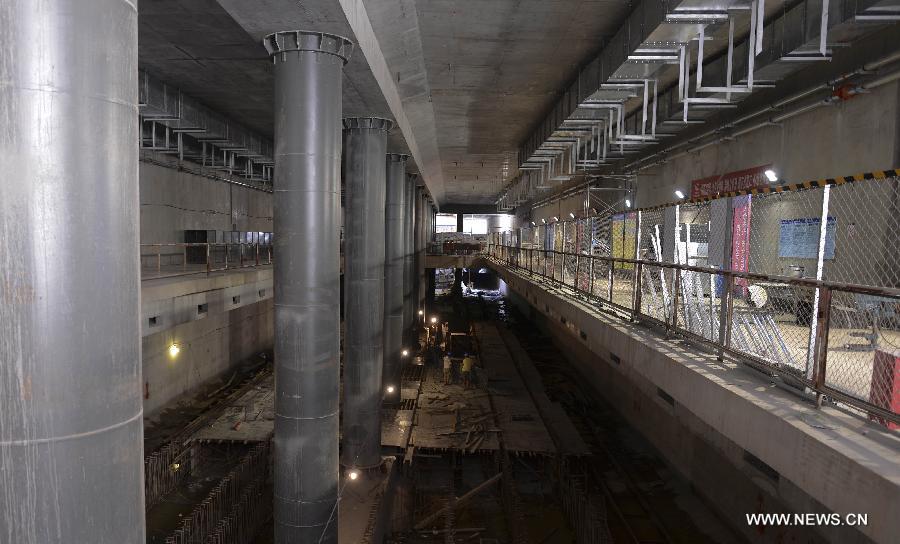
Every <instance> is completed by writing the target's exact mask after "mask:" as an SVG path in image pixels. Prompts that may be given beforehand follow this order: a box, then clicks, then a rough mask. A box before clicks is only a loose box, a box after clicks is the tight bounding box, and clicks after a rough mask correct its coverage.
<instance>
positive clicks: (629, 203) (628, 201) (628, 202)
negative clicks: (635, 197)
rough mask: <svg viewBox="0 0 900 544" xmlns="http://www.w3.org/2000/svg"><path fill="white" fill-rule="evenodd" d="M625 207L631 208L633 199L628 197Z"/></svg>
mask: <svg viewBox="0 0 900 544" xmlns="http://www.w3.org/2000/svg"><path fill="white" fill-rule="evenodd" d="M625 207H626V208H630V207H631V199H628V198H626V199H625Z"/></svg>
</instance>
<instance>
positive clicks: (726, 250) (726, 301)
mask: <svg viewBox="0 0 900 544" xmlns="http://www.w3.org/2000/svg"><path fill="white" fill-rule="evenodd" d="M724 223H725V224H724V225H723V228H724V229H725V232H724V236H723V237H722V269H723V270H732V263H731V257H732V255H731V253H732V249H733V248H732V246H733V245H734V200H733V199H732V198H731V197H728V198H726V199H725V218H724ZM723 289H724V290H725V292H723V293H722V296H721V297H719V301H720V302H719V344H720V347H719V351H718V354H717V356H716V358H717V359H718V360H719V361H722V360H724V357H725V349H727V348H728V347H729V344H730V341H731V322H732V319H731V312H732V309H733V305H734V298H733V297H734V276H732V275H729V276H728V277H727V278H726V280H725V286H724V287H723ZM714 297H715V293H710V294H709V298H710V300H712V299H713V298H714Z"/></svg>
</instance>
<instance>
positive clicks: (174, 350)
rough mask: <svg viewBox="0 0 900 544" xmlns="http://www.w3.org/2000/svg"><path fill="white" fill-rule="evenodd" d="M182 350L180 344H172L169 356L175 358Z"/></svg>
mask: <svg viewBox="0 0 900 544" xmlns="http://www.w3.org/2000/svg"><path fill="white" fill-rule="evenodd" d="M180 352H181V348H180V347H179V346H178V344H172V345H171V346H169V357H171V358H173V359H174V358H175V357H177V356H178V354H179V353H180Z"/></svg>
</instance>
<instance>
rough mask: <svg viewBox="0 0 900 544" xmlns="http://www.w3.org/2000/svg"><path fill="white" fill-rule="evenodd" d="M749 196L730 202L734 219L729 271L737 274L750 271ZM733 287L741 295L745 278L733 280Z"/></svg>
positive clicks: (744, 286)
mask: <svg viewBox="0 0 900 544" xmlns="http://www.w3.org/2000/svg"><path fill="white" fill-rule="evenodd" d="M750 202H751V201H750V195H745V196H739V197H735V198H734V200H733V201H732V206H733V208H734V219H733V221H732V224H731V229H732V230H731V269H732V270H736V271H739V272H747V271H749V270H750V215H751V214H750ZM734 283H735V285H736V286H737V287H736V289H737V288H739V289H740V291H736V292H739V293H743V290H744V289H745V288H746V287H747V280H746V279H745V278H735V280H734Z"/></svg>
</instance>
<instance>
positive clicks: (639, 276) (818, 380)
mask: <svg viewBox="0 0 900 544" xmlns="http://www.w3.org/2000/svg"><path fill="white" fill-rule="evenodd" d="M485 255H486V256H487V257H489V258H491V259H494V260H496V261H498V262H500V263H502V264H505V265H507V266H510V267H512V268H513V269H514V270H521V271H525V272H526V273H528V274H531V275H538V276H540V277H541V278H543V279H546V280H550V281H552V282H555V283H562V285H564V286H566V287H570V288H573V289H575V291H576V292H578V293H580V294H584V295H587V296H588V297H590V298H594V299H598V300H599V301H602V303H603V306H609V307H612V308H614V309H617V310H619V311H621V312H625V313H626V314H629V315H630V320H631V321H638V320H640V321H646V322H649V323H655V324H657V325H662V326H663V327H665V332H666V337H670V336H671V335H674V334H677V335H679V336H681V337H683V338H687V339H690V340H692V341H695V342H699V343H701V344H706V345H708V346H712V347H713V348H715V350H716V351H717V353H718V359H719V360H720V361H721V360H723V355H724V353H728V354H730V355H732V356H735V357H736V358H737V359H738V360H739V361H740V362H742V363H745V364H749V365H751V366H753V367H755V368H761V367H762V368H765V369H768V371H771V372H774V373H777V374H779V375H781V377H782V378H783V379H784V380H785V381H786V382H788V383H794V384H795V385H802V386H805V387H806V388H808V389H809V390H811V391H813V392H815V394H816V404H817V406H820V405H821V403H822V402H823V399H824V397H828V398H830V399H832V400H836V401H839V402H843V403H845V404H847V405H849V406H852V407H854V408H856V409H859V410H862V411H864V412H867V413H868V414H869V416H870V418H871V419H874V420H876V421H878V422H880V423H882V424H887V423H888V422H890V423H893V424H900V414H898V413H897V412H895V411H894V408H892V407H891V406H890V404H889V403H888V404H887V406H880V405H876V404H874V403H873V402H872V400H873V397H874V396H875V393H876V392H877V393H881V394H883V393H884V392H883V391H880V390H881V389H882V388H884V384H882V383H878V384H877V387H876V379H878V377H877V376H876V373H875V368H874V365H873V371H872V375H871V376H870V377H869V378H868V379H869V382H868V384H867V386H868V388H869V394H868V398H865V395H862V394H859V393H858V392H857V393H853V392H850V391H843V390H839V389H838V388H837V387H835V386H834V385H833V384H832V383H830V382H829V380H826V372H827V370H828V355H829V347H828V340H829V333H830V332H831V319H830V318H831V314H832V310H833V304H832V295H833V294H834V293H836V292H837V293H840V292H845V293H855V294H864V295H873V296H877V297H884V298H887V299H891V300H890V301H889V304H891V305H896V307H897V308H900V289H896V288H891V287H876V286H870V285H856V284H850V283H840V282H834V281H826V280H815V279H809V278H795V277H786V276H780V275H772V274H759V273H753V272H742V271H737V270H728V269H718V268H710V267H704V266H694V265H687V264H679V263H670V262H658V261H648V260H644V259H628V258H619V257H607V256H602V255H592V254H590V253H578V252H568V251H558V250H554V249H539V248H522V247H518V246H512V245H504V244H495V243H490V244H489V245H488V247H487V249H486V252H485ZM560 257H561V259H560ZM557 260H559V262H557ZM582 260H586V261H587V263H586V264H581V263H582V262H583V261H582ZM548 261H552V262H550V263H549V270H548ZM567 261H568V263H567ZM598 261H599V262H604V263H608V264H609V266H608V270H606V271H605V276H602V277H600V278H601V281H606V282H607V285H606V289H605V293H604V294H603V295H600V294H597V293H596V289H595V285H594V282H595V278H598V276H597V275H596V274H595V271H596V270H597V268H598V267H597V266H596V264H595V263H596V262H598ZM616 265H629V266H628V268H625V267H624V266H619V267H618V268H617V266H616ZM573 268H574V271H573V270H572V269H573ZM567 269H568V270H567ZM666 269H668V270H670V271H671V272H670V273H671V276H672V277H671V279H667V278H665V274H664V273H663V272H662V270H666ZM601 270H602V269H601ZM650 270H660V272H659V275H660V283H661V284H662V285H660V284H655V283H654V285H653V286H648V287H650V289H656V287H657V286H658V287H660V288H661V289H662V290H663V291H664V290H665V289H666V288H669V289H671V290H672V291H671V294H670V295H669V296H668V297H666V295H665V294H664V295H663V300H664V302H663V303H662V304H661V306H662V308H661V309H660V312H661V313H662V315H661V316H653V315H649V314H647V313H646V312H645V311H644V303H643V302H642V296H643V295H644V294H649V293H644V290H645V289H644V287H645V286H643V285H642V282H643V281H645V280H644V276H645V275H646V273H649V271H650ZM642 272H643V273H642ZM684 272H695V273H701V274H710V275H715V276H721V277H723V278H724V280H725V287H724V289H723V291H722V294H721V295H720V296H719V297H715V296H714V295H713V294H712V292H710V295H709V297H708V299H707V298H706V297H704V304H708V305H709V307H708V308H704V310H706V309H708V310H709V311H710V314H709V315H710V316H712V315H713V314H717V316H718V317H716V318H715V319H713V318H710V319H709V321H710V323H709V324H708V325H707V328H706V329H704V328H703V326H702V325H701V326H699V327H697V326H693V327H692V324H691V323H688V324H682V323H679V313H680V314H681V315H682V316H683V317H682V319H684V318H685V317H688V316H689V313H690V312H689V311H688V310H687V309H685V308H683V307H682V306H683V304H681V303H680V302H679V298H681V299H682V302H684V299H685V297H686V296H687V297H688V298H689V297H692V296H695V295H694V293H691V292H690V291H689V290H687V288H685V287H684V285H682V283H683V282H684V281H686V280H685V279H684V277H683V276H684ZM585 273H586V274H587V275H588V277H585ZM569 276H571V278H572V279H571V282H567V281H566V280H567V279H568V277H569ZM737 279H744V280H753V281H764V282H772V283H776V284H781V285H785V286H794V287H798V288H805V289H809V290H810V291H814V292H815V293H816V295H817V296H818V300H819V306H818V319H817V320H816V321H815V327H813V328H814V329H815V330H812V331H810V334H811V335H813V336H814V340H815V341H814V342H810V343H809V345H808V346H807V347H806V349H807V357H808V360H809V361H811V363H812V372H810V373H809V374H808V375H807V374H806V373H804V372H803V371H802V369H797V368H796V367H792V366H790V365H785V364H779V363H777V362H775V361H773V360H771V359H770V358H768V357H766V356H763V355H761V354H760V353H758V351H757V353H753V352H749V351H748V350H746V349H741V347H740V346H736V345H735V343H734V342H733V340H732V335H733V333H734V332H740V331H739V330H738V329H740V327H741V325H737V324H735V321H734V319H733V318H734V316H735V315H741V314H738V313H737V312H738V311H740V312H742V313H743V312H747V311H750V310H753V308H752V307H746V308H743V309H740V310H739V309H738V308H736V307H735V305H734V300H735V298H736V296H735V287H736V286H737V282H736V280H737ZM623 283H624V284H625V285H626V289H625V291H626V292H625V293H622V294H623V296H622V297H621V298H620V300H619V302H617V301H615V300H613V298H614V287H619V288H620V289H621V288H622V285H623ZM668 283H671V285H666V284H668ZM654 294H655V291H654ZM716 298H718V303H716V302H715V300H716ZM623 301H624V304H623V303H622V302H623ZM713 310H716V311H715V312H714V311H713ZM690 317H693V318H694V321H696V317H695V316H690ZM702 317H704V318H705V317H706V316H705V315H704V316H702ZM715 321H718V326H716V323H715ZM694 325H696V323H694ZM771 326H777V325H775V324H774V322H773V323H772V325H771ZM692 328H693V329H698V328H699V329H700V330H699V331H698V330H691V329H692ZM716 328H717V329H718V330H715V329H716ZM704 334H705V335H704ZM768 340H770V338H768V337H767V338H764V339H763V340H761V342H763V344H764V343H765V342H766V341H768ZM753 341H754V342H756V341H757V339H753ZM763 347H765V348H769V347H771V346H767V345H765V344H764V346H763ZM809 350H812V351H811V352H810V351H809ZM846 363H847V361H839V365H840V366H842V367H843V365H845V364H846ZM862 373H863V374H865V372H864V371H863V372H862ZM876 389H877V391H876ZM876 400H877V401H878V402H880V403H884V401H885V400H886V399H881V398H878V399H876Z"/></svg>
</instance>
